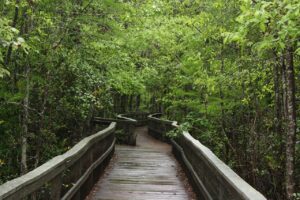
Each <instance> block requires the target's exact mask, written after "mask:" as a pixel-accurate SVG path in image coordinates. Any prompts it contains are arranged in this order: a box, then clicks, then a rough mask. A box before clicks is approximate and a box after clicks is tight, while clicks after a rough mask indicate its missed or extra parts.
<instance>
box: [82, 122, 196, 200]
mask: <svg viewBox="0 0 300 200" xmlns="http://www.w3.org/2000/svg"><path fill="white" fill-rule="evenodd" d="M136 131H137V132H138V137H137V146H136V147H132V146H117V147H116V157H115V159H114V161H113V163H111V166H110V167H109V169H108V170H107V171H106V173H105V175H104V176H103V177H102V178H100V180H99V182H98V183H97V184H96V186H95V187H94V189H93V191H92V192H91V194H90V195H89V196H88V197H87V200H122V199H124V200H125V199H126V200H129V199H130V200H135V199H136V200H150V199H151V200H154V199H157V200H182V199H195V195H194V193H191V192H188V190H187V189H188V188H190V186H189V185H186V184H184V181H183V180H182V179H183V178H182V176H181V175H180V174H179V171H181V170H180V166H179V164H178V163H177V161H176V160H175V158H174V157H173V155H172V149H171V146H170V145H168V144H166V143H162V142H160V141H158V140H155V139H154V138H152V137H151V136H149V135H148V134H147V129H146V128H145V127H144V128H137V129H136Z"/></svg>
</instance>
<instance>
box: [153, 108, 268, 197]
mask: <svg viewBox="0 0 300 200" xmlns="http://www.w3.org/2000/svg"><path fill="white" fill-rule="evenodd" d="M160 116H161V114H153V115H150V116H149V117H148V119H149V130H151V131H150V132H154V133H152V134H156V136H157V135H160V136H157V138H165V137H166V136H165V133H166V132H167V131H169V130H171V129H175V128H178V126H177V122H176V121H169V120H162V119H159V117H160ZM170 124H172V125H171V126H170ZM159 128H163V130H158V129H159ZM171 144H172V146H173V152H174V154H175V155H176V157H177V158H178V160H179V161H180V162H181V163H182V164H183V165H184V167H185V170H186V171H187V173H188V174H189V177H190V180H191V182H192V183H193V186H194V188H195V191H196V192H197V194H198V196H199V198H201V199H209V200H212V199H224V200H225V199H248V200H266V198H265V197H264V196H263V195H262V194H261V193H259V192H258V191H257V190H255V189H254V188H253V187H252V186H250V185H249V184H248V183H247V182H246V181H244V180H243V179H242V178H241V177H240V176H238V175H237V174H236V173H235V172H234V171H233V170H232V169H231V168H230V167H228V166H227V165H226V164H225V163H224V162H223V161H221V160H220V159H219V158H218V157H217V156H216V155H215V154H214V153H213V152H212V151H211V150H210V149H208V148H207V147H206V146H204V145H203V144H201V143H200V142H199V141H198V140H196V139H195V138H193V137H192V136H191V135H190V134H189V133H188V132H187V131H183V133H182V135H181V136H180V137H179V138H177V139H175V140H174V139H171Z"/></svg>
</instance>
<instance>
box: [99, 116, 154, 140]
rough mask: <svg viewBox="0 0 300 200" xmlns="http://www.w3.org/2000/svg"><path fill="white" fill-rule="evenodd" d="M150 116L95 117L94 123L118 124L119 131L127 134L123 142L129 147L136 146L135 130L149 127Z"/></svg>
mask: <svg viewBox="0 0 300 200" xmlns="http://www.w3.org/2000/svg"><path fill="white" fill-rule="evenodd" d="M148 115H149V114H148V113H145V112H136V113H126V114H120V115H117V118H116V119H112V118H101V117H95V118H94V123H96V124H108V123H111V122H116V123H117V129H118V130H122V131H123V133H125V134H126V138H125V139H124V141H122V142H123V143H124V144H127V145H136V137H137V135H136V132H135V128H136V127H138V126H145V125H147V121H148Z"/></svg>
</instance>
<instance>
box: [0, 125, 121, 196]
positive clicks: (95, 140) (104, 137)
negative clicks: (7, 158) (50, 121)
mask: <svg viewBox="0 0 300 200" xmlns="http://www.w3.org/2000/svg"><path fill="white" fill-rule="evenodd" d="M115 129H116V123H115V122H113V123H111V124H110V125H109V126H108V127H107V128H106V129H104V130H102V131H100V132H98V133H96V134H94V135H91V136H89V137H86V138H85V139H83V140H81V141H80V142H79V143H78V144H76V145H75V146H74V147H73V148H72V149H70V150H69V151H67V152H66V153H64V154H62V155H59V156H56V157H54V158H53V159H51V160H49V161H48V162H46V163H45V164H43V165H41V166H40V167H38V168H36V169H34V170H33V171H31V172H29V173H27V174H25V175H23V176H21V177H18V178H16V179H13V180H11V181H8V182H6V183H4V184H3V185H1V186H0V199H1V200H2V199H14V200H19V199H26V200H27V199H45V200H50V199H51V200H56V199H64V200H67V199H84V198H85V197H86V196H87V194H88V193H89V192H90V190H91V188H92V187H93V186H94V183H95V182H96V181H97V180H98V178H99V176H100V174H101V173H102V172H103V170H104V168H105V166H106V165H107V164H108V161H109V160H110V158H111V156H112V155H113V152H114V147H115V136H114V132H115Z"/></svg>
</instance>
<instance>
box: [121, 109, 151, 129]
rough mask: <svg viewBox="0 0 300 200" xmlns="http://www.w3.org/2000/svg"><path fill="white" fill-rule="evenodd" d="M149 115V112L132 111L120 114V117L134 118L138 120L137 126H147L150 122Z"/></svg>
mask: <svg viewBox="0 0 300 200" xmlns="http://www.w3.org/2000/svg"><path fill="white" fill-rule="evenodd" d="M148 115H149V113H147V112H131V113H126V114H121V115H118V117H119V118H120V119H122V118H123V119H134V120H136V121H137V124H136V126H146V125H147V123H148Z"/></svg>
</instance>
